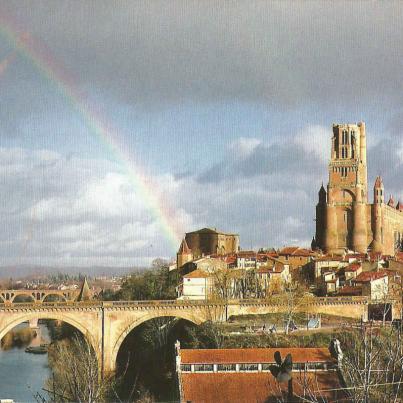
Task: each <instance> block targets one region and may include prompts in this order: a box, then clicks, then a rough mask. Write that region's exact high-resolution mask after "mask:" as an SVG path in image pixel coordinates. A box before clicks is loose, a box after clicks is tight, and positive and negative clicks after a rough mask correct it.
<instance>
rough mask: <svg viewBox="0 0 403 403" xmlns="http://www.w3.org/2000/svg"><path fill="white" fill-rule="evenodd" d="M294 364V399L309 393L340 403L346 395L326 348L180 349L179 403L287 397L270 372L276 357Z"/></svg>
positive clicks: (178, 366) (265, 400)
mask: <svg viewBox="0 0 403 403" xmlns="http://www.w3.org/2000/svg"><path fill="white" fill-rule="evenodd" d="M275 351H279V352H280V354H281V356H282V357H283V358H284V357H286V355H287V354H291V356H292V359H293V390H294V396H295V397H297V396H301V397H302V396H304V394H305V395H307V393H308V390H309V393H313V395H316V396H321V397H322V398H326V399H327V401H336V400H337V399H339V398H340V399H342V398H345V396H346V394H345V392H344V391H343V389H342V387H341V382H340V379H339V376H338V372H337V371H336V367H337V362H336V360H335V359H334V358H332V356H331V355H330V353H329V351H328V349H324V348H280V349H270V348H267V349H222V350H181V349H180V347H179V346H177V372H178V378H179V387H180V395H181V399H180V400H181V402H192V403H201V402H203V403H210V402H211V403H213V402H214V403H216V402H220V403H221V402H228V403H230V402H231V403H237V402H239V403H241V402H242V403H243V402H254V403H255V402H256V403H264V402H270V401H273V402H274V401H278V400H277V399H278V398H281V397H282V396H284V394H286V393H287V383H286V384H279V383H278V382H277V381H276V380H275V378H274V377H273V375H272V374H271V372H270V370H269V367H270V365H272V364H274V363H275V360H274V353H275Z"/></svg>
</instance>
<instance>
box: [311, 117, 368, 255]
mask: <svg viewBox="0 0 403 403" xmlns="http://www.w3.org/2000/svg"><path fill="white" fill-rule="evenodd" d="M322 198H323V196H322ZM319 203H321V201H320V202H319ZM322 203H323V201H322ZM367 208H368V185H367V146H366V134H365V124H364V122H360V123H358V124H334V125H333V136H332V147H331V159H330V163H329V183H328V187H327V202H326V207H325V208H323V213H322V216H317V223H318V221H319V222H324V227H323V231H322V234H321V233H320V231H319V233H318V230H317V236H316V238H317V239H322V242H318V245H319V246H320V247H321V248H322V249H324V250H325V251H327V252H328V253H342V252H344V251H345V250H347V249H351V250H355V251H357V252H362V253H365V252H366V251H367V247H368V243H367V239H368V222H367V221H368V220H367Z"/></svg>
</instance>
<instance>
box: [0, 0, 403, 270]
mask: <svg viewBox="0 0 403 403" xmlns="http://www.w3.org/2000/svg"><path fill="white" fill-rule="evenodd" d="M168 3H169V4H168ZM291 11H292V12H291ZM402 17H403V5H402V3H400V2H394V1H391V2H387V3H385V2H382V3H381V2H371V3H369V2H365V1H362V2H361V1H356V2H337V3H328V2H309V3H308V2H299V3H296V2H267V1H253V0H252V1H248V2H238V3H236V2H235V3H225V2H213V1H208V0H207V1H203V2H196V1H178V0H171V1H170V2H164V1H153V2H150V1H137V2H129V1H127V2H126V1H122V2H119V3H116V2H113V3H111V2H109V1H100V0H99V1H94V2H93V1H89V2H82V3H81V2H80V3H78V2H74V3H73V2H54V1H35V2H34V1H25V0H19V1H14V0H0V167H1V171H2V180H1V182H0V211H1V214H0V225H1V227H2V228H3V230H2V232H1V235H0V256H1V259H0V266H4V265H20V264H21V265H22V264H33V265H46V266H49V265H51V266H52V265H54V266H66V267H68V266H98V265H105V266H135V265H144V264H147V263H149V262H150V261H151V260H152V259H154V258H155V257H165V258H170V257H174V256H175V253H176V250H177V248H179V243H177V244H176V243H175V237H176V238H179V239H180V237H181V236H183V235H184V234H185V232H189V231H192V230H196V229H199V228H203V227H217V228H218V229H220V230H222V231H225V232H235V233H238V234H239V235H240V244H241V247H243V248H247V249H249V248H260V247H281V246H284V245H301V246H307V245H309V244H310V242H311V239H312V236H313V235H314V233H315V222H314V218H315V204H316V202H317V191H318V188H319V186H320V184H321V182H322V181H323V182H324V183H327V169H326V167H327V164H328V160H329V157H330V139H331V136H332V123H337V122H340V123H354V122H358V121H360V120H363V121H365V123H366V127H367V138H368V173H369V175H368V182H369V183H370V184H372V183H373V182H374V180H375V177H376V176H377V175H379V174H381V175H382V177H383V181H384V184H385V189H387V191H388V192H390V193H393V194H394V196H395V200H396V201H397V200H398V199H399V198H400V199H401V200H402V201H403V176H402V175H401V172H402V168H403V133H402V131H403V129H402V127H403V114H402V110H403V109H402V106H403V98H402V95H401V83H402V82H403V66H402V60H403V48H402V46H401V44H402V43H403V26H402V22H401V21H402ZM27 48H28V49H27ZM24 49H25V50H24ZM30 49H35V52H36V54H37V55H39V56H38V58H39V59H40V60H42V65H41V63H40V62H39V63H38V61H37V60H36V59H35V57H31V56H32V54H30ZM44 68H45V70H46V71H44ZM60 83H62V85H61V84H60ZM102 130H103V131H102ZM125 157H127V159H128V160H127V161H126V160H125ZM371 193H372V192H371V191H370V195H371ZM387 196H389V195H387ZM370 200H372V196H370Z"/></svg>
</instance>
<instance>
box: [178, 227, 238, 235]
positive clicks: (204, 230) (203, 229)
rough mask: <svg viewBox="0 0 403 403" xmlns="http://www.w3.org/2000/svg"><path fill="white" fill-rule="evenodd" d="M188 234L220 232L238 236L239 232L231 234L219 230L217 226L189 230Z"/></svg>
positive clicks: (220, 233)
mask: <svg viewBox="0 0 403 403" xmlns="http://www.w3.org/2000/svg"><path fill="white" fill-rule="evenodd" d="M188 234H219V235H228V236H238V234H230V233H226V232H222V231H217V228H207V227H206V228H202V229H199V230H197V231H192V232H187V233H186V235H188Z"/></svg>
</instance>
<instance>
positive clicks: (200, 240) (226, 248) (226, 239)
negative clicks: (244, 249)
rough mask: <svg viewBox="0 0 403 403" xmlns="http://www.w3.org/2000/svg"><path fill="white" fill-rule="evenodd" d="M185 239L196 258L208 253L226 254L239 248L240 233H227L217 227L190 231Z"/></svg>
mask: <svg viewBox="0 0 403 403" xmlns="http://www.w3.org/2000/svg"><path fill="white" fill-rule="evenodd" d="M185 240H186V243H187V245H188V247H189V249H190V250H191V252H192V254H193V258H194V259H197V258H199V257H202V256H208V255H216V254H217V255H225V254H228V253H235V252H238V250H239V235H238V234H227V233H225V232H221V231H217V230H216V229H215V228H214V229H213V228H203V229H200V230H198V231H193V232H188V233H187V234H186V236H185Z"/></svg>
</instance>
